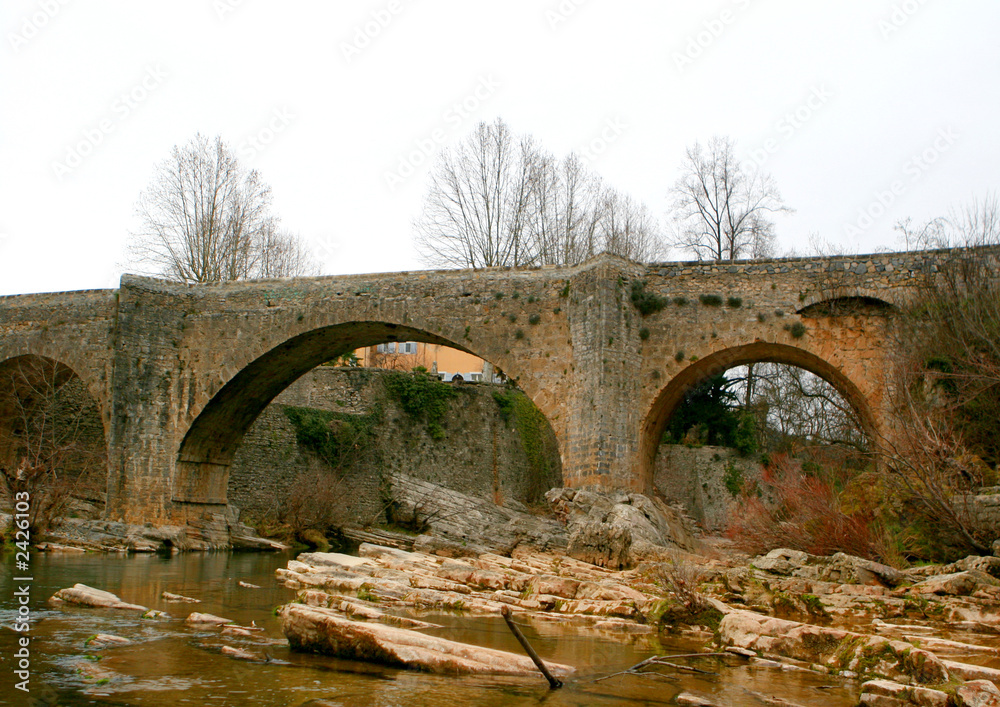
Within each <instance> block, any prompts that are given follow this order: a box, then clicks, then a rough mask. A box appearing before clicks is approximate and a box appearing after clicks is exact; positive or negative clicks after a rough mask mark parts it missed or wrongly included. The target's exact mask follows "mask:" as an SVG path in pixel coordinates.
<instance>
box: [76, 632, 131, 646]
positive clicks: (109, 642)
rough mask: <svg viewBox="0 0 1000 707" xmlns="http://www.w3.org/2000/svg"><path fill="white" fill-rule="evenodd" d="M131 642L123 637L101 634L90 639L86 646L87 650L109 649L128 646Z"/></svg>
mask: <svg viewBox="0 0 1000 707" xmlns="http://www.w3.org/2000/svg"><path fill="white" fill-rule="evenodd" d="M131 642H132V641H130V640H129V639H127V638H125V637H123V636H114V635H111V634H108V633H99V634H97V635H96V636H94V637H93V638H88V639H87V642H86V644H85V645H86V646H87V648H108V647H110V646H126V645H128V644H129V643H131Z"/></svg>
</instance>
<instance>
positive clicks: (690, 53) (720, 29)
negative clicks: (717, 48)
mask: <svg viewBox="0 0 1000 707" xmlns="http://www.w3.org/2000/svg"><path fill="white" fill-rule="evenodd" d="M750 2H751V0H732V5H734V6H735V8H733V7H726V8H723V9H722V10H721V11H720V12H719V14H718V16H716V17H713V18H711V19H707V20H705V21H704V22H702V23H701V24H702V28H701V30H700V31H699V32H695V33H694V34H692V35H691V36H689V37H688V40H687V42H686V43H685V44H684V49H683V50H682V51H677V50H675V51H674V52H673V53H672V54H671V55H670V57H671V58H672V59H673V60H674V66H675V67H677V71H678V72H680V73H684V71H685V70H686V69H687V68H688V67H690V66H691V65H692V64H694V63H695V62H696V61H697V60H698V59H700V58H701V57H702V55H703V54H704V53H705V52H706V51H708V49H709V47H711V46H712V45H713V44H715V43H716V42H717V41H718V40H719V38H720V37H721V36H722V35H723V34H725V33H726V30H727V29H728V28H729V27H730V26H731V25H732V24H734V23H735V22H736V20H737V19H739V13H740V12H741V11H743V10H746V9H747V8H749V7H750Z"/></svg>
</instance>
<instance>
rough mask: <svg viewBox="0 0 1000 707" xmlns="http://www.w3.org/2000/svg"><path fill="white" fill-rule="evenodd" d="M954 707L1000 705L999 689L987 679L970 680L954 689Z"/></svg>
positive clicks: (994, 706)
mask: <svg viewBox="0 0 1000 707" xmlns="http://www.w3.org/2000/svg"><path fill="white" fill-rule="evenodd" d="M955 705H956V707H1000V690H998V689H997V686H996V685H994V684H993V683H992V682H990V681H989V680H970V681H969V682H967V683H965V684H964V685H960V686H959V687H958V689H956V690H955Z"/></svg>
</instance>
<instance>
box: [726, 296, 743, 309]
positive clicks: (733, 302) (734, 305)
mask: <svg viewBox="0 0 1000 707" xmlns="http://www.w3.org/2000/svg"><path fill="white" fill-rule="evenodd" d="M726 306H727V307H729V308H730V309H739V308H740V307H742V306H743V298H742V297H728V298H726Z"/></svg>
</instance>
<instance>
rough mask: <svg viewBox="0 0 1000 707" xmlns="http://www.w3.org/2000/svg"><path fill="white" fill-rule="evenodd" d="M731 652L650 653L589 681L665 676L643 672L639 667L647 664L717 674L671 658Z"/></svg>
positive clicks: (726, 654) (720, 655) (722, 654)
mask: <svg viewBox="0 0 1000 707" xmlns="http://www.w3.org/2000/svg"><path fill="white" fill-rule="evenodd" d="M728 655H732V654H731V653H679V654H677V655H651V656H650V657H648V658H646V659H645V660H641V661H639V662H638V663H636V664H635V665H633V666H632V667H631V668H626V669H625V670H619V671H618V672H617V673H611V674H610V675H605V676H603V677H599V678H595V679H594V680H592V681H591V682H600V681H601V680H607V679H608V678H613V677H617V676H619V675H638V676H640V677H650V678H651V677H658V678H665V677H666V676H665V675H660V674H659V673H644V672H642V671H641V668H645V667H646V666H647V665H666V666H667V667H669V668H676V669H677V670H687V671H690V672H692V673H702V674H704V675H718V673H713V672H712V671H710V670H702V669H701V668H695V667H693V666H690V665H680V664H679V663H671V662H670V661H671V660H675V659H677V658H713V657H714V658H722V657H725V656H728Z"/></svg>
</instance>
